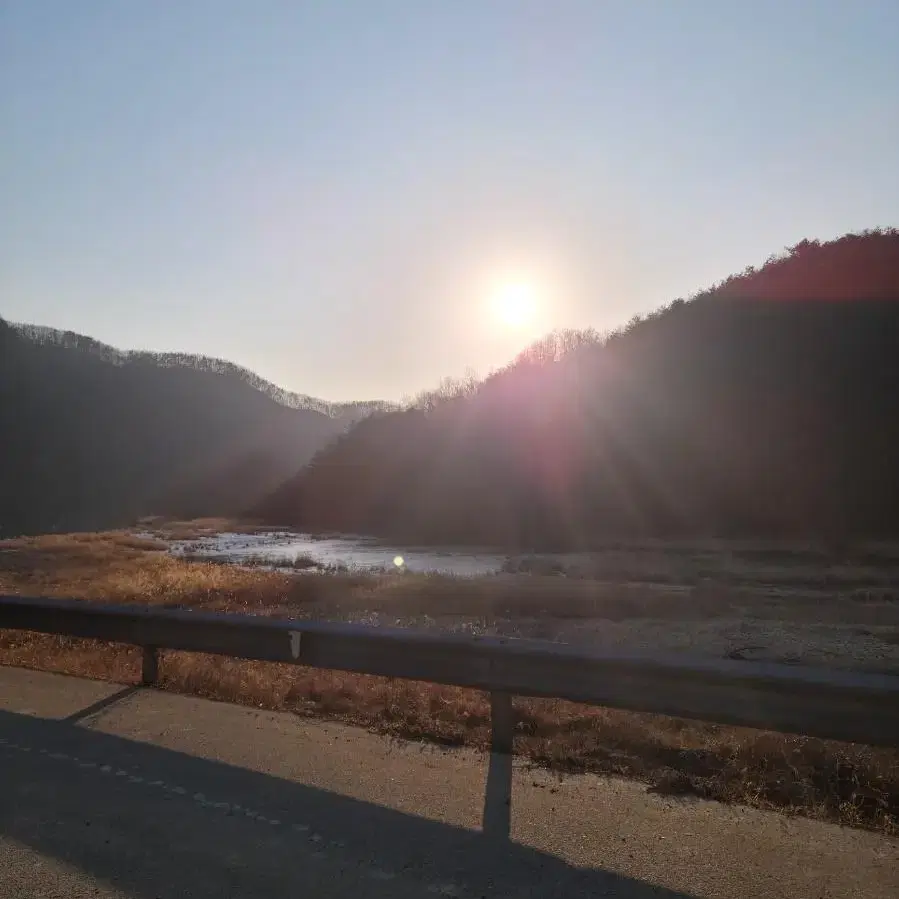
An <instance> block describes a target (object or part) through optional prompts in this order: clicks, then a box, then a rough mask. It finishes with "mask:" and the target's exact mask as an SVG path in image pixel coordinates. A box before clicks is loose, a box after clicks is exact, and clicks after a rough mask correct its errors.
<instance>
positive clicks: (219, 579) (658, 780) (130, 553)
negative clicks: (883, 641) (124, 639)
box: [0, 532, 899, 833]
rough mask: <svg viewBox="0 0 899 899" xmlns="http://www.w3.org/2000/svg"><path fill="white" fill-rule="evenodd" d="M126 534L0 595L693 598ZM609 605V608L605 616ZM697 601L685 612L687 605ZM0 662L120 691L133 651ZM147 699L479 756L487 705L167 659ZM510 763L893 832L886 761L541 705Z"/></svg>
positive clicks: (746, 733)
mask: <svg viewBox="0 0 899 899" xmlns="http://www.w3.org/2000/svg"><path fill="white" fill-rule="evenodd" d="M161 549H164V544H160V543H158V542H156V541H152V540H145V539H142V538H135V537H134V536H132V535H130V534H127V533H122V532H119V533H110V534H73V535H65V536H50V537H38V538H31V539H23V540H16V541H7V542H5V543H0V592H7V593H8V592H14V593H20V594H23V595H45V596H78V597H82V598H85V599H89V600H93V601H97V602H123V603H130V602H135V603H141V604H150V605H161V606H182V607H189V608H204V609H214V610H227V611H243V612H247V611H252V612H253V613H255V614H279V615H285V614H288V615H291V616H295V617H319V618H321V617H330V618H335V617H336V618H345V617H352V616H353V615H354V614H357V613H359V612H360V610H365V611H367V612H370V611H371V610H372V609H375V610H380V611H381V613H383V614H384V615H388V616H393V615H395V616H396V617H397V618H398V619H400V620H407V619H408V618H409V617H410V616H411V617H414V616H415V615H417V614H420V613H421V611H422V610H423V609H430V610H431V612H432V613H433V612H435V610H439V611H440V613H441V614H442V615H460V616H463V617H464V616H465V615H467V614H472V615H475V616H478V617H479V618H482V619H486V618H489V617H490V615H494V614H495V615H498V614H502V615H515V614H518V615H528V616H539V615H541V614H547V610H548V609H550V608H551V609H552V613H553V614H555V615H558V614H560V612H562V611H564V614H567V615H569V616H596V615H597V614H602V615H604V614H610V615H613V616H614V615H618V616H625V617H626V616H627V615H636V616H639V615H644V614H652V615H656V614H663V613H664V614H665V615H666V616H671V617H670V618H669V620H673V619H674V618H676V617H677V616H678V615H683V614H690V615H694V616H695V615H697V614H702V613H703V603H704V602H707V603H709V604H710V607H711V603H712V600H711V599H709V598H706V599H703V596H704V594H703V593H702V591H698V592H697V593H695V594H693V593H686V594H684V597H683V599H682V601H681V602H676V603H675V604H674V605H673V606H672V605H671V598H670V596H666V597H665V599H664V601H660V600H659V599H658V597H657V595H655V594H654V593H653V592H652V591H643V592H639V591H638V592H635V593H633V595H630V596H628V595H624V597H623V598H622V596H621V594H620V593H619V594H618V596H617V599H616V598H615V597H614V596H609V595H608V594H607V592H606V590H605V589H600V588H599V587H597V585H595V584H592V583H591V582H590V581H587V580H581V581H571V582H566V585H565V591H566V592H565V595H564V598H560V596H559V589H560V587H559V582H558V579H553V578H548V579H543V578H538V577H534V578H526V579H520V578H512V577H497V578H486V579H480V580H475V581H454V580H453V579H447V578H427V577H416V576H408V575H400V576H398V575H389V576H388V575H385V576H369V575H339V576H315V575H312V576H295V575H290V574H284V573H278V572H271V571H261V570H255V569H254V570H248V569H239V568H231V567H227V566H222V565H217V564H210V563H201V562H189V561H183V560H176V559H173V558H171V557H170V556H168V555H167V554H165V553H163V552H160V551H159V550H161ZM616 603H617V604H616ZM697 603H698V604H699V605H698V607H697ZM0 663H4V664H11V665H21V666H25V667H32V668H40V669H45V670H53V671H61V672H66V673H70V674H76V675H80V676H86V677H94V678H101V679H109V680H113V681H118V682H125V683H128V682H134V680H135V678H136V676H137V672H138V671H139V667H140V665H139V657H138V652H137V650H135V649H133V648H130V647H123V646H111V645H101V644H96V643H92V642H87V641H82V640H75V639H70V638H59V637H49V636H44V635H33V634H26V633H21V632H4V633H2V634H0ZM162 681H163V685H164V686H165V687H166V688H168V689H172V690H177V691H184V692H192V693H196V694H199V695H203V696H209V697H213V698H217V699H224V700H227V701H232V702H238V703H244V704H248V705H254V706H259V707H264V708H270V709H287V710H291V711H294V712H297V713H300V714H306V715H319V716H330V717H335V718H338V719H340V720H344V721H348V722H352V723H355V724H359V725H363V726H366V727H369V728H373V729H375V730H377V731H379V732H383V733H389V734H394V735H398V736H403V737H409V738H420V739H427V740H434V741H437V742H441V743H445V744H454V745H462V744H466V745H475V746H481V747H484V746H486V744H487V739H488V731H489V707H488V703H487V698H486V697H485V696H484V695H482V694H480V693H478V692H476V691H470V690H459V689H455V688H449V687H441V686H436V685H433V684H423V683H417V682H406V681H395V680H389V679H385V678H378V677H369V676H360V675H350V674H343V673H340V672H329V671H318V670H313V669H305V668H297V667H293V666H281V665H278V666H273V665H270V664H263V663H254V662H240V661H236V660H233V659H227V658H218V657H210V656H204V655H199V654H190V653H168V654H166V655H165V656H164V658H163V663H162ZM516 709H517V716H518V731H517V739H516V752H518V753H520V754H521V755H523V756H525V757H527V758H530V759H531V760H533V761H534V762H535V763H538V764H542V765H548V766H550V767H552V768H556V769H564V770H581V771H583V770H589V771H598V772H609V773H614V774H621V775H626V776H629V777H636V778H639V779H641V780H643V781H645V782H646V783H648V784H650V785H651V787H652V788H653V789H656V790H659V791H664V792H669V793H671V792H676V793H685V794H690V795H699V796H705V797H709V798H714V799H719V800H723V801H731V802H743V803H748V804H751V805H755V806H758V807H763V808H766V807H767V808H779V809H784V810H789V811H792V812H796V813H801V814H805V815H811V816H815V817H821V818H824V819H828V820H833V821H840V822H842V823H845V824H851V825H855V826H864V827H870V828H875V829H879V830H881V831H884V832H889V833H895V832H896V831H897V829H899V752H896V751H891V750H882V749H872V748H869V747H862V746H854V745H845V744H839V743H833V742H827V741H821V740H812V739H806V738H800V737H791V736H785V735H779V734H771V733H763V732H760V731H753V730H746V729H740V728H733V727H723V726H717V725H709V724H703V723H699V722H691V721H682V720H677V719H671V718H665V717H662V716H654V715H642V714H636V713H629V712H622V711H616V710H609V709H595V708H589V707H583V706H577V705H573V704H571V703H566V702H562V701H554V700H525V699H519V700H517V702H516Z"/></svg>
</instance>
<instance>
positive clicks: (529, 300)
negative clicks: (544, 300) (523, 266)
mask: <svg viewBox="0 0 899 899" xmlns="http://www.w3.org/2000/svg"><path fill="white" fill-rule="evenodd" d="M492 305H493V312H494V314H495V315H496V317H497V318H498V319H499V320H500V321H501V322H502V323H503V324H504V325H507V326H508V327H510V328H520V327H523V326H524V325H527V324H529V323H530V322H532V321H533V320H534V316H535V315H536V314H537V291H536V290H535V289H534V287H533V285H532V284H528V283H527V282H526V281H508V282H506V283H504V284H501V285H500V286H499V287H498V288H497V289H496V290H495V292H494V294H493V303H492Z"/></svg>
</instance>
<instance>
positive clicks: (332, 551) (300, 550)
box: [172, 532, 507, 577]
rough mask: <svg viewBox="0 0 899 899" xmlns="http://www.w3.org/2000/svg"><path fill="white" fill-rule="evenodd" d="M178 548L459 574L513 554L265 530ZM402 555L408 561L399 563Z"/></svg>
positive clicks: (493, 565)
mask: <svg viewBox="0 0 899 899" xmlns="http://www.w3.org/2000/svg"><path fill="white" fill-rule="evenodd" d="M172 549H173V552H175V553H184V552H189V553H192V554H196V555H208V556H212V557H217V558H227V559H229V560H231V561H233V562H234V563H235V564H238V565H239V564H240V562H241V560H243V559H247V558H253V560H254V561H256V560H261V559H269V560H271V562H272V564H273V565H276V564H277V563H278V562H282V563H283V562H284V561H285V560H288V561H291V560H293V559H295V558H296V557H297V556H306V557H309V558H310V559H312V560H313V561H314V562H315V563H316V565H317V566H319V567H321V568H328V567H332V566H340V567H345V568H348V569H350V570H357V571H381V570H395V569H397V568H403V569H405V570H407V571H416V572H439V573H441V574H451V575H456V576H459V577H478V576H480V575H485V574H495V573H497V572H499V571H500V570H501V569H502V566H503V564H504V563H505V562H506V559H507V556H505V555H502V554H498V553H495V552H489V551H486V552H484V551H480V550H477V549H472V550H465V549H445V550H444V549H440V548H434V547H414V546H401V545H399V544H392V543H385V542H383V541H380V540H376V539H374V538H371V537H352V536H341V537H328V538H321V537H314V536H312V535H310V534H292V533H283V532H282V533H262V534H233V533H224V534H217V535H215V536H213V537H208V538H204V539H202V540H187V541H181V542H179V543H177V544H175V545H174V546H173V547H172ZM399 559H402V564H401V565H397V564H396V561H397V560H399Z"/></svg>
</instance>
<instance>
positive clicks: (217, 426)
mask: <svg viewBox="0 0 899 899" xmlns="http://www.w3.org/2000/svg"><path fill="white" fill-rule="evenodd" d="M377 408H383V404H377V403H375V404H345V405H336V404H327V403H323V402H321V401H318V400H314V399H312V398H310V397H302V396H297V395H295V394H289V393H287V392H286V391H280V390H279V389H278V388H276V387H274V385H271V384H269V383H268V382H266V381H263V380H262V379H261V378H259V377H257V376H256V375H254V374H253V373H252V372H249V371H247V370H246V369H243V368H240V367H239V366H236V365H232V364H231V363H227V362H222V361H221V360H215V359H206V358H203V357H195V356H188V355H182V354H159V355H156V354H152V353H124V352H120V351H118V350H115V349H113V348H112V347H108V346H106V345H105V344H102V343H99V342H98V341H95V340H92V339H91V338H89V337H84V336H82V335H78V334H72V333H70V332H59V331H54V330H52V329H47V328H38V327H34V326H29V325H15V326H13V325H9V324H8V323H6V322H3V320H2V319H0V433H2V435H3V436H2V442H0V534H2V535H9V534H19V533H35V532H41V531H48V530H57V529H58V530H80V529H95V528H103V527H110V526H117V525H123V524H128V523H130V522H132V521H134V520H135V519H137V518H138V517H140V516H143V515H149V514H163V515H165V514H171V515H184V516H188V515H190V516H193V515H235V514H239V513H240V512H242V511H243V510H245V509H246V508H247V507H248V506H250V505H252V504H253V503H254V502H256V501H258V499H259V498H260V497H262V496H264V495H265V494H266V493H267V492H268V491H270V490H271V489H273V488H274V487H275V486H276V485H277V484H278V483H279V482H281V481H283V480H284V479H285V478H287V477H289V476H290V475H292V474H294V473H295V472H296V471H297V470H298V469H299V468H300V467H301V466H302V465H303V464H305V463H306V462H307V461H308V460H309V458H310V457H311V456H312V454H313V453H314V452H315V451H316V450H318V449H320V448H321V447H322V446H323V445H324V444H326V443H327V442H328V441H329V440H331V439H332V438H334V437H335V436H337V435H338V434H340V433H341V432H342V431H343V430H345V428H346V427H347V425H348V424H349V423H351V422H353V421H355V420H358V419H359V418H360V417H363V416H364V415H366V414H368V413H369V412H370V411H371V410H372V409H377Z"/></svg>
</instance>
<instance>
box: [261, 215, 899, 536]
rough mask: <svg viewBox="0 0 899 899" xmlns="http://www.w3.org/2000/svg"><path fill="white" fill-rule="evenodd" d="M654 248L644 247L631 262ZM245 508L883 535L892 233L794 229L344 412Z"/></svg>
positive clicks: (898, 526) (407, 527) (327, 521)
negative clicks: (363, 410) (474, 366)
mask: <svg viewBox="0 0 899 899" xmlns="http://www.w3.org/2000/svg"><path fill="white" fill-rule="evenodd" d="M650 261H651V260H650ZM255 512H256V513H257V514H259V515H261V516H263V517H265V518H268V519H270V520H272V521H277V522H279V523H283V524H289V525H294V526H297V527H301V528H304V529H309V530H328V531H334V530H337V531H341V530H342V531H352V532H355V533H369V534H382V535H389V536H393V537H396V538H398V539H402V540H407V541H439V542H442V541H447V542H461V543H466V542H476V543H482V542H483V543H493V544H506V545H512V546H519V547H542V548H576V547H578V546H583V545H587V544H589V543H590V541H591V540H594V539H599V538H605V537H609V536H613V537H614V536H646V535H658V536H670V535H713V534H718V535H736V534H746V535H808V536H818V537H823V538H826V539H828V540H843V539H844V538H846V537H848V536H856V535H867V536H871V535H890V536H895V535H897V534H899V232H897V231H896V230H893V229H890V230H876V231H869V232H865V233H862V234H850V235H847V236H845V237H843V238H841V239H839V240H836V241H832V242H829V243H819V242H817V241H803V242H801V243H799V244H797V245H796V246H794V247H791V248H789V249H788V250H787V251H786V252H785V253H783V254H781V255H778V256H772V257H771V258H770V259H769V260H768V261H767V262H766V264H765V265H764V266H762V267H761V268H759V269H757V270H756V269H753V268H750V269H747V270H745V271H744V272H742V273H741V274H739V275H735V276H732V277H730V278H728V279H727V280H726V281H724V282H722V283H721V284H718V285H716V286H715V287H713V288H711V289H709V290H707V291H705V292H703V293H701V294H699V295H696V296H694V297H693V298H692V299H690V300H688V301H684V300H676V301H674V302H673V303H671V304H670V305H669V306H667V307H665V308H663V309H660V310H659V311H658V312H656V313H654V314H652V315H650V316H648V317H647V318H645V319H639V318H637V319H634V320H633V321H632V322H631V323H630V324H628V326H627V327H625V328H623V329H621V330H620V331H618V332H616V333H614V334H611V335H606V336H601V335H598V334H596V333H594V332H563V333H556V334H552V335H549V336H548V337H547V338H545V339H543V340H541V341H539V342H538V343H536V344H535V345H534V346H532V347H531V348H530V349H529V350H527V351H526V352H524V353H523V354H522V355H521V356H520V357H519V358H518V359H517V360H515V361H514V362H513V363H512V364H510V365H509V366H508V367H507V368H505V369H504V370H502V371H500V372H498V373H496V374H495V375H492V376H491V377H489V378H487V379H486V380H485V381H483V382H481V383H477V382H472V381H469V382H466V383H464V384H458V385H452V384H445V385H444V386H443V388H442V389H441V390H439V391H436V392H435V393H432V394H425V395H423V396H422V397H420V398H419V401H418V402H417V403H416V405H415V406H414V407H412V408H408V409H406V410H402V411H395V412H388V413H386V414H380V415H375V416H372V417H370V418H367V419H366V420H364V421H361V422H359V423H358V424H356V425H355V426H354V427H352V428H351V429H350V430H349V431H348V432H347V433H346V434H344V435H342V436H341V437H340V438H339V439H338V440H336V441H334V442H333V443H331V444H330V445H328V446H327V447H326V448H324V449H322V450H321V451H320V452H318V453H317V454H316V456H315V457H314V459H313V460H312V462H311V463H310V465H309V466H308V467H307V468H305V469H303V470H302V471H300V472H299V473H298V474H297V475H295V476H294V477H292V478H291V479H290V480H289V481H287V482H286V483H285V484H284V485H283V486H282V487H280V488H279V489H277V490H275V491H273V492H272V493H271V494H270V495H269V496H268V497H267V498H266V499H265V501H264V502H262V503H260V504H259V505H258V506H257V507H256V508H255Z"/></svg>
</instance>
